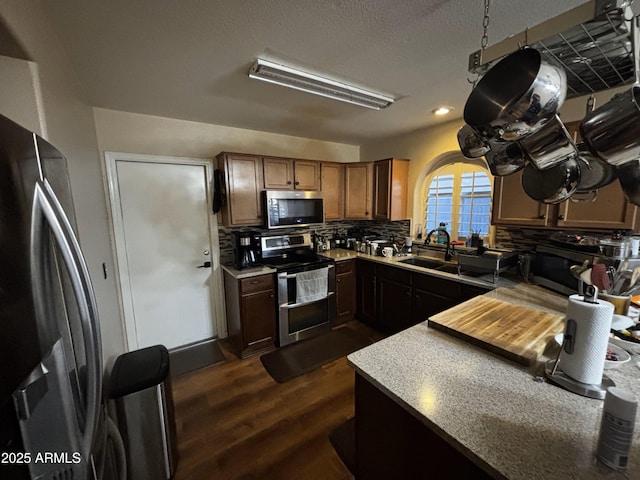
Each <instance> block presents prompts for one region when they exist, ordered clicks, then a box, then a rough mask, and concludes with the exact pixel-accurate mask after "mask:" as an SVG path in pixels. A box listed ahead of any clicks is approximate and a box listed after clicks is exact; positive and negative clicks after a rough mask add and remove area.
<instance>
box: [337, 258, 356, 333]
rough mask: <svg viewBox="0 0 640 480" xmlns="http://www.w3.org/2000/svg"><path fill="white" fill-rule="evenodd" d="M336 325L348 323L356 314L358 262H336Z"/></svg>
mask: <svg viewBox="0 0 640 480" xmlns="http://www.w3.org/2000/svg"><path fill="white" fill-rule="evenodd" d="M336 308H337V312H336V324H341V323H344V322H348V321H349V320H352V319H353V316H354V315H355V313H356V261H355V260H343V261H340V262H336Z"/></svg>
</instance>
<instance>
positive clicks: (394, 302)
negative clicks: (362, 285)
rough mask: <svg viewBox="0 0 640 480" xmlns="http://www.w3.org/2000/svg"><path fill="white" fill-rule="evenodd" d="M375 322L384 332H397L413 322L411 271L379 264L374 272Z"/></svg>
mask: <svg viewBox="0 0 640 480" xmlns="http://www.w3.org/2000/svg"><path fill="white" fill-rule="evenodd" d="M376 288H377V290H378V317H377V323H378V324H379V326H380V327H381V328H382V330H384V331H385V332H399V331H400V330H404V329H405V328H407V327H410V326H411V325H413V324H414V323H413V322H412V316H411V273H410V272H408V271H407V270H403V269H400V268H394V267H387V266H384V265H381V266H380V267H378V269H377V272H376Z"/></svg>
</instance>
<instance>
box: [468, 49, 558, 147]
mask: <svg viewBox="0 0 640 480" xmlns="http://www.w3.org/2000/svg"><path fill="white" fill-rule="evenodd" d="M566 94H567V77H566V73H565V71H564V69H563V68H562V67H561V66H560V65H557V64H555V63H551V60H547V59H543V58H542V55H541V54H540V52H538V51H537V50H535V49H533V48H523V49H521V50H518V51H516V52H514V53H512V54H510V55H508V56H506V57H505V58H503V59H502V60H500V61H499V62H498V63H497V64H495V65H494V66H493V67H492V68H491V69H490V70H489V71H488V72H487V73H486V74H485V75H484V76H483V77H482V78H481V79H480V81H479V82H478V84H477V85H476V87H475V88H474V89H473V90H472V91H471V94H470V95H469V98H468V99H467V103H466V104H465V107H464V120H465V122H466V123H467V124H468V125H470V126H471V127H472V128H474V129H475V130H476V131H477V132H478V133H479V134H480V136H481V137H484V138H494V137H497V138H499V139H502V140H506V141H515V140H519V139H521V138H523V137H525V136H527V135H529V134H531V133H533V132H535V131H537V130H539V129H540V128H541V127H542V125H544V124H545V123H546V122H547V120H549V119H550V118H552V117H553V116H554V115H555V114H556V112H557V111H558V109H559V108H560V106H561V105H562V104H563V103H564V99H565V97H566Z"/></svg>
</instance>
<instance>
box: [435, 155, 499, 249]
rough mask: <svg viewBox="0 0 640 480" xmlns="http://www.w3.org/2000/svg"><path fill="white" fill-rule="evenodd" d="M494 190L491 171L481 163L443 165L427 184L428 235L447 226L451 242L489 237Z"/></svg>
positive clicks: (465, 161) (458, 160) (466, 161)
mask: <svg viewBox="0 0 640 480" xmlns="http://www.w3.org/2000/svg"><path fill="white" fill-rule="evenodd" d="M492 186H493V179H492V177H491V175H490V174H489V172H488V170H487V168H486V167H484V166H483V165H481V164H480V163H479V162H477V161H469V160H466V159H464V157H462V158H461V157H457V158H455V159H454V160H453V161H451V160H449V161H448V162H447V163H445V164H440V166H438V167H437V168H436V169H435V170H433V171H432V172H431V173H430V174H429V175H427V176H426V178H425V181H424V189H423V199H424V205H425V209H424V219H425V220H424V225H425V229H424V231H425V232H427V233H428V232H429V231H431V230H433V229H435V228H437V227H438V225H439V224H440V223H441V222H444V223H446V224H447V230H448V232H449V234H450V235H451V240H462V241H465V240H466V239H467V238H468V237H470V236H471V234H472V233H478V234H479V235H480V237H485V236H487V235H489V234H490V229H491V193H492Z"/></svg>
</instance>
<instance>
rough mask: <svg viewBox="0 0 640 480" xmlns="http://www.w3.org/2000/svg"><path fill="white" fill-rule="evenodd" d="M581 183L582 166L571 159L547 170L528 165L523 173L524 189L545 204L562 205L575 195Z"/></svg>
mask: <svg viewBox="0 0 640 480" xmlns="http://www.w3.org/2000/svg"><path fill="white" fill-rule="evenodd" d="M579 182H580V166H579V165H578V160H577V159H576V158H575V157H569V158H567V159H566V160H564V161H562V162H561V163H558V164H557V165H555V166H553V167H551V168H548V169H547V170H538V169H537V168H536V167H535V166H534V165H533V164H531V163H527V166H526V167H524V170H523V172H522V188H523V189H524V191H525V193H526V194H527V195H529V197H531V198H533V199H534V200H537V201H539V202H543V203H550V204H554V203H560V202H563V201H565V200H568V199H569V198H570V197H571V195H573V194H574V193H575V191H576V190H577V188H578V184H579Z"/></svg>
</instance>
